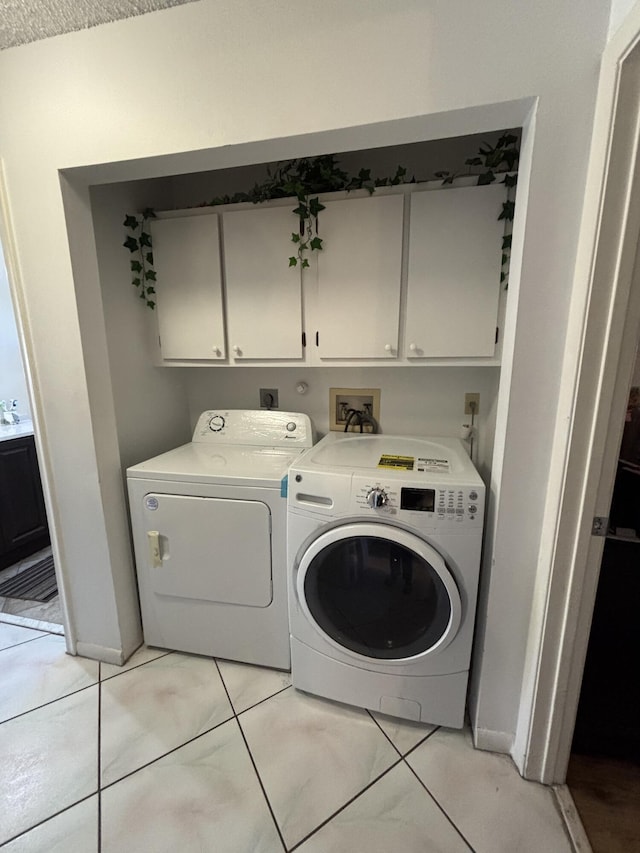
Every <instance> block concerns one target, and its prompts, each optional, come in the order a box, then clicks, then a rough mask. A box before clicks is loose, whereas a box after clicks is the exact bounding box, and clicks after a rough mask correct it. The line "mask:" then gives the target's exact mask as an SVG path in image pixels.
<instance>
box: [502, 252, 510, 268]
mask: <svg viewBox="0 0 640 853" xmlns="http://www.w3.org/2000/svg"><path fill="white" fill-rule="evenodd" d="M508 260H509V255H505V254H504V252H503V254H502V261H501V263H500V266H501V267H503V266H504V265H505V264H506V263H507V261H508Z"/></svg>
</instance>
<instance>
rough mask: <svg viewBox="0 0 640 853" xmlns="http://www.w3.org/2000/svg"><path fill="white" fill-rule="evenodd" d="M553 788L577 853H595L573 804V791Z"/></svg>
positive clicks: (559, 786) (564, 788) (563, 786)
mask: <svg viewBox="0 0 640 853" xmlns="http://www.w3.org/2000/svg"><path fill="white" fill-rule="evenodd" d="M552 787H553V792H554V794H555V795H556V802H557V803H558V808H559V809H560V814H561V815H562V820H563V821H564V825H565V828H566V830H567V833H568V835H569V838H570V839H571V844H572V845H573V849H574V851H575V853H593V848H592V847H591V844H590V843H589V839H588V838H587V833H586V832H585V831H584V826H583V825H582V821H581V820H580V815H579V814H578V810H577V809H576V805H575V803H574V802H573V797H572V796H571V791H570V790H569V788H568V787H567V786H566V785H553V786H552Z"/></svg>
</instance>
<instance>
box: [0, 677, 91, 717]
mask: <svg viewBox="0 0 640 853" xmlns="http://www.w3.org/2000/svg"><path fill="white" fill-rule="evenodd" d="M97 684H99V682H98V681H94V682H93V684H87V685H85V686H84V687H78V689H77V690H72V691H71V692H70V693H64V694H63V695H62V696H56V698H55V699H50V700H49V701H48V702H43V703H42V705H36V706H35V708H29V709H28V710H26V711H20V713H19V714H15V715H14V716H13V717H7V719H6V720H0V726H1V725H2V724H3V723H10V722H11V721H12V720H18V719H20V717H24V716H26V715H27V714H32V713H33V712H34V711H40V710H42V708H46V707H48V706H49V705H54V704H55V703H56V702H61V701H62V700H63V699H68V698H69V696H75V695H76V694H77V693H82V691H83V690H90V689H91V688H92V687H95V686H96V685H97Z"/></svg>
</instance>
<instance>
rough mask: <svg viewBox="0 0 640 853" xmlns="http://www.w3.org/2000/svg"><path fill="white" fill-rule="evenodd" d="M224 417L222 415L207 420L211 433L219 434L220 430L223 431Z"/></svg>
mask: <svg viewBox="0 0 640 853" xmlns="http://www.w3.org/2000/svg"><path fill="white" fill-rule="evenodd" d="M224 423H225V421H224V417H223V416H222V415H214V416H213V417H212V418H211V419H210V420H209V429H210V430H211V432H220V430H221V429H224Z"/></svg>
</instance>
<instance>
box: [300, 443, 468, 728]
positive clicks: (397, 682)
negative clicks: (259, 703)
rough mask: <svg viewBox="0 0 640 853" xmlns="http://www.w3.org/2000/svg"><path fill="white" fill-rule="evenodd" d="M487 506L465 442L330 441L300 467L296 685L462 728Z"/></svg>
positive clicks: (388, 711) (306, 457)
mask: <svg viewBox="0 0 640 853" xmlns="http://www.w3.org/2000/svg"><path fill="white" fill-rule="evenodd" d="M484 497H485V488H484V484H483V482H482V480H481V479H480V476H479V475H478V473H477V471H476V470H475V468H474V466H473V464H472V462H471V460H470V459H469V455H468V453H467V452H466V450H465V448H464V446H463V444H462V442H461V441H459V440H457V439H449V438H412V437H405V436H386V435H345V434H344V433H331V434H329V435H327V436H326V437H325V438H323V439H322V440H321V441H320V442H318V444H316V445H315V446H314V447H312V448H311V449H310V450H308V451H307V452H306V453H304V454H303V455H302V456H300V457H299V458H298V459H297V460H296V461H294V463H293V465H292V467H291V469H290V472H289V497H288V534H287V537H288V547H287V562H288V578H289V622H290V631H291V668H292V680H293V686H294V687H296V688H298V689H300V690H304V691H306V692H308V693H313V694H316V695H319V696H324V697H327V698H329V699H334V700H337V701H341V702H345V703H348V704H352V705H358V706H360V707H364V708H369V709H371V710H375V711H381V712H383V713H385V714H390V715H392V716H398V717H404V718H408V719H414V720H420V721H423V722H427V723H434V724H439V725H444V726H450V727H454V728H459V727H461V726H462V725H463V722H464V712H465V703H466V691H467V681H468V676H469V663H470V658H471V646H472V642H473V628H474V620H475V610H476V599H477V590H478V581H479V570H480V555H481V547H482V528H483V516H484Z"/></svg>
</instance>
